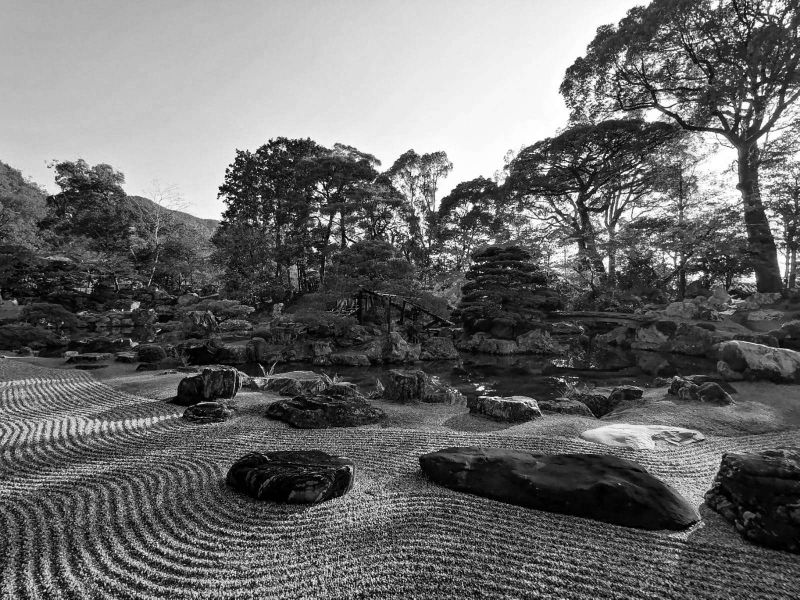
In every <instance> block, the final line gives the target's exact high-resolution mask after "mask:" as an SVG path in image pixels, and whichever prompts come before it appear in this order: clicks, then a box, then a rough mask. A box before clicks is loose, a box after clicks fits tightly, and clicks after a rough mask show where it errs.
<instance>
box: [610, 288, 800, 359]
mask: <svg viewBox="0 0 800 600" xmlns="http://www.w3.org/2000/svg"><path fill="white" fill-rule="evenodd" d="M780 298H781V295H780V294H766V293H756V294H753V295H751V296H750V297H748V298H747V299H746V300H741V301H736V300H732V299H731V297H730V296H729V295H728V294H727V293H726V292H725V291H724V289H723V288H722V287H721V286H717V287H716V288H715V289H714V292H713V294H712V295H711V296H709V297H706V296H697V297H696V298H694V299H692V300H684V301H680V302H673V303H671V304H669V305H667V306H666V308H663V309H658V310H649V311H646V312H644V313H643V315H642V316H643V317H644V319H643V320H642V321H641V322H640V323H639V324H638V325H623V326H619V327H616V328H614V329H613V330H611V331H609V332H607V333H603V334H600V335H598V336H596V338H595V341H596V342H598V343H600V344H609V345H616V346H621V347H630V348H633V349H635V350H650V351H655V352H670V353H675V354H685V355H689V356H705V355H709V354H711V353H712V352H713V351H714V347H715V346H716V345H717V344H720V343H722V342H726V341H730V340H740V341H746V342H753V343H758V344H763V345H766V346H773V347H778V346H780V345H781V344H787V343H788V344H791V343H796V344H798V346H800V322H798V323H796V324H791V323H786V324H783V325H781V326H780V327H776V328H774V329H771V330H769V331H766V332H763V331H752V330H750V329H748V328H746V327H743V326H740V325H737V323H735V322H734V321H732V320H729V321H728V322H727V324H726V326H725V327H721V326H720V324H719V323H715V322H717V321H720V320H722V319H723V318H731V317H734V316H735V315H737V314H738V315H740V316H739V317H738V318H739V320H744V321H748V322H751V323H752V322H756V321H761V322H765V321H774V320H777V319H781V318H783V317H784V313H783V312H782V311H780V310H775V309H769V308H764V306H766V305H770V304H773V303H775V302H776V301H778V300H780Z"/></svg>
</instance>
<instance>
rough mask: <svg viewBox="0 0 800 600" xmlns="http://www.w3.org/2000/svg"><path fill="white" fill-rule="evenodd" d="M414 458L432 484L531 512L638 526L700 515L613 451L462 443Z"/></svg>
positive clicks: (670, 524) (679, 522)
mask: <svg viewBox="0 0 800 600" xmlns="http://www.w3.org/2000/svg"><path fill="white" fill-rule="evenodd" d="M419 461H420V465H421V466H422V470H423V471H424V472H425V473H426V475H428V477H430V478H431V479H432V480H433V481H435V482H436V483H439V484H441V485H444V486H446V487H449V488H452V489H454V490H458V491H461V492H469V493H472V494H477V495H479V496H485V497H487V498H493V499H495V500H500V501H502V502H508V503H510V504H518V505H521V506H527V507H529V508H535V509H538V510H545V511H549V512H556V513H563V514H568V515H576V516H580V517H586V518H590V519H596V520H598V521H605V522H607V523H614V524H616V525H624V526H627V527H637V528H640V529H684V528H686V527H689V526H690V525H692V524H693V523H696V522H697V521H699V520H700V515H699V513H698V512H697V509H696V508H695V507H694V506H692V505H691V504H689V503H688V502H687V501H686V500H685V499H684V498H683V497H681V495H680V494H678V492H676V491H675V490H674V489H673V488H672V487H670V486H669V485H667V484H666V483H664V482H662V481H660V480H659V479H656V478H655V477H653V476H652V475H650V474H649V473H648V472H647V471H646V470H645V469H644V468H643V467H641V466H640V465H638V464H637V463H635V462H633V461H629V460H625V459H622V458H617V457H615V456H604V455H596V454H551V455H548V454H534V453H532V452H525V451H521V450H508V449H500V448H473V447H466V448H447V449H444V450H439V451H438V452H431V453H430V454H425V455H423V456H421V457H420V459H419Z"/></svg>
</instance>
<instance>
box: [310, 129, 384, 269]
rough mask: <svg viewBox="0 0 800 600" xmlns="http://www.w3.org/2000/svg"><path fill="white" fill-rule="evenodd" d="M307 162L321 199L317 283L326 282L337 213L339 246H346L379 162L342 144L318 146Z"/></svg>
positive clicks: (376, 173)
mask: <svg viewBox="0 0 800 600" xmlns="http://www.w3.org/2000/svg"><path fill="white" fill-rule="evenodd" d="M307 160H308V161H309V163H310V169H309V172H308V176H309V177H310V178H311V179H312V180H313V181H314V183H315V189H316V193H317V195H318V197H319V200H320V208H319V213H320V220H321V221H322V222H321V224H320V227H319V230H318V231H319V236H318V238H319V239H318V243H317V247H318V249H319V253H320V269H319V278H320V284H324V282H325V270H326V266H327V259H328V253H329V242H330V238H331V233H332V232H333V228H334V221H335V220H336V218H337V216H338V227H339V248H340V249H342V250H343V249H344V248H345V247H347V242H348V240H349V239H350V238H349V237H348V235H347V233H348V230H349V229H351V228H352V227H353V226H354V220H355V219H356V213H357V212H358V209H359V208H360V207H361V201H362V197H363V195H364V194H367V193H369V190H368V189H367V186H368V185H369V184H370V183H372V182H373V181H374V180H375V178H376V177H377V175H378V172H377V171H376V170H375V167H377V166H380V161H379V160H378V159H376V158H375V157H374V156H373V155H371V154H366V153H364V152H361V151H360V150H357V149H356V148H353V147H352V146H346V145H344V144H335V145H334V147H333V149H332V150H327V149H324V148H319V151H318V152H317V153H315V154H314V155H312V156H311V157H309V158H308V159H307Z"/></svg>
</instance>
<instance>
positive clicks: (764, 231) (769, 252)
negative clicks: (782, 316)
mask: <svg viewBox="0 0 800 600" xmlns="http://www.w3.org/2000/svg"><path fill="white" fill-rule="evenodd" d="M738 153H739V161H738V162H739V164H738V174H739V184H738V185H737V186H736V187H737V189H738V190H739V191H740V192H741V193H742V201H743V203H744V222H745V226H746V227H747V247H748V248H747V249H748V253H749V255H750V258H751V260H752V261H753V270H754V271H755V274H756V288H757V289H758V291H759V292H780V291H781V290H782V288H783V285H782V283H783V282H782V281H781V270H780V266H779V263H778V249H777V248H776V246H775V238H774V237H773V236H772V231H770V228H769V221H768V220H767V215H766V213H765V212H764V205H763V204H762V202H761V188H760V186H759V182H758V161H759V149H758V144H755V143H753V144H750V145H749V146H747V145H743V146H739V148H738Z"/></svg>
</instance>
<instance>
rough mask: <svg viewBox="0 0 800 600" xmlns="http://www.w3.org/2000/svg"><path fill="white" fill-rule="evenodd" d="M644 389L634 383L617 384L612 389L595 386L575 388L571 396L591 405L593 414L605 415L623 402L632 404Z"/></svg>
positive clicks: (642, 393)
mask: <svg viewBox="0 0 800 600" xmlns="http://www.w3.org/2000/svg"><path fill="white" fill-rule="evenodd" d="M643 395H644V390H643V389H642V388H640V387H637V386H634V385H622V386H617V387H615V388H613V389H611V390H609V389H607V388H593V389H589V390H573V391H571V392H570V393H569V397H570V398H572V399H573V400H577V401H579V402H582V403H583V404H585V405H586V406H588V407H589V410H590V411H591V412H592V414H593V415H594V416H595V417H597V418H598V419H599V418H600V417H603V416H605V415H607V414H608V413H610V412H611V411H613V410H614V409H615V408H617V407H618V406H620V405H621V404H632V403H635V402H636V401H638V400H640V399H641V398H642V396H643Z"/></svg>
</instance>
